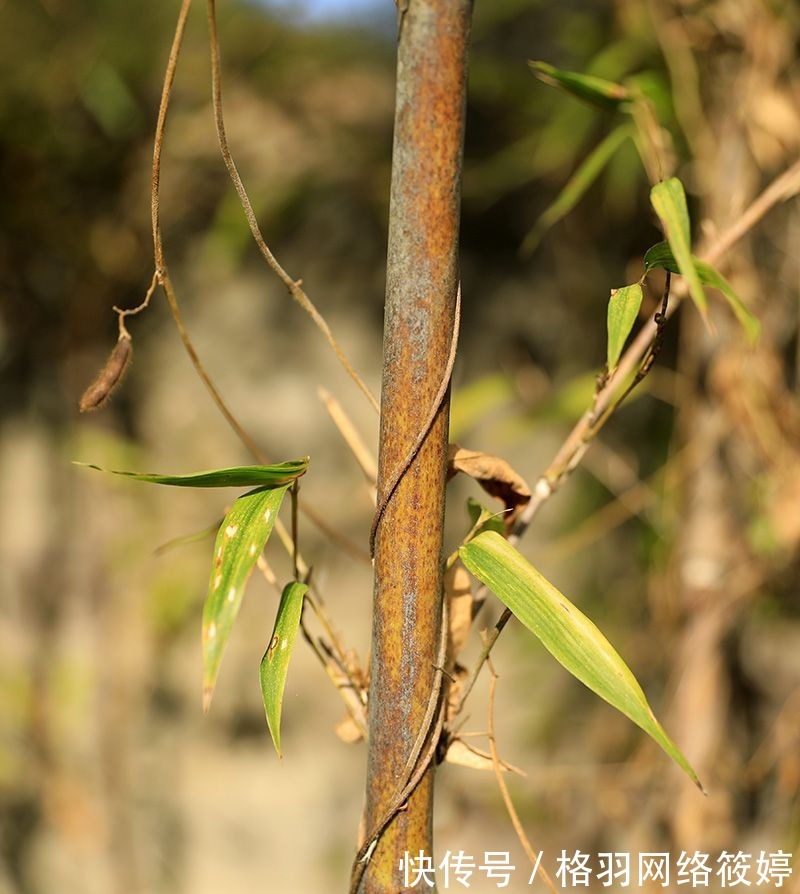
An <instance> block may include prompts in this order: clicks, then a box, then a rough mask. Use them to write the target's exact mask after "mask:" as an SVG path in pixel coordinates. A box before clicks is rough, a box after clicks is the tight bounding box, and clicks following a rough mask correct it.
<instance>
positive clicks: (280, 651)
mask: <svg viewBox="0 0 800 894" xmlns="http://www.w3.org/2000/svg"><path fill="white" fill-rule="evenodd" d="M307 592H308V586H307V585H306V584H301V583H298V582H297V581H292V582H291V583H290V584H287V585H286V586H285V587H284V589H283V593H282V594H281V602H280V605H279V606H278V614H277V615H276V616H275V627H274V628H273V630H272V637H271V638H270V641H269V646H268V647H267V651H266V652H265V653H264V657H263V658H262V659H261V669H260V670H261V695H262V697H263V699H264V710H265V711H266V713H267V726H269V731H270V734H271V736H272V741H273V744H274V745H275V750H276V751H277V752H278V757H280V756H281V708H282V706H283V690H284V689H285V687H286V674H287V672H288V670H289V659H290V658H291V657H292V649H293V648H294V642H295V640H296V639H297V630H298V628H299V627H300V616H301V614H302V612H303V598H304V597H305V595H306V593H307Z"/></svg>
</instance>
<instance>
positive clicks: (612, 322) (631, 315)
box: [606, 282, 644, 372]
mask: <svg viewBox="0 0 800 894" xmlns="http://www.w3.org/2000/svg"><path fill="white" fill-rule="evenodd" d="M643 297H644V296H643V294H642V286H641V284H640V283H638V282H637V283H634V284H633V285H632V286H623V288H621V289H612V290H611V298H610V299H609V302H608V351H607V359H606V365H607V367H608V371H609V372H611V371H612V370H613V369H615V368H616V366H617V363H618V362H619V357H620V354H621V353H622V349H623V347H624V346H625V342H626V341H627V339H628V336H629V335H630V334H631V329H633V324H634V323H635V322H636V318H637V317H638V316H639V308H640V307H641V306H642V298H643Z"/></svg>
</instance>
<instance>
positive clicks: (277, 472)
mask: <svg viewBox="0 0 800 894" xmlns="http://www.w3.org/2000/svg"><path fill="white" fill-rule="evenodd" d="M75 465H78V466H86V468H88V469H97V471H98V472H110V473H111V474H112V475H124V476H125V477H126V478H133V479H134V480H135V481H147V482H149V483H150V484H169V485H171V486H173V487H280V486H281V485H284V484H291V483H292V481H294V480H295V478H299V477H300V476H301V475H305V473H306V470H307V469H308V457H305V458H304V459H296V460H290V461H289V462H285V463H277V464H275V465H272V466H234V467H233V468H231V469H213V470H211V471H208V472H192V473H191V474H189V475H157V474H154V473H151V472H120V471H117V470H116V469H101V468H100V466H95V465H93V464H92V463H76V464H75Z"/></svg>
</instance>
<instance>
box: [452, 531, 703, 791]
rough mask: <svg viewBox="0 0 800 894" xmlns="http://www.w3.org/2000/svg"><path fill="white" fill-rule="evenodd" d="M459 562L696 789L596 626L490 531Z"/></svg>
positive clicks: (463, 549)
mask: <svg viewBox="0 0 800 894" xmlns="http://www.w3.org/2000/svg"><path fill="white" fill-rule="evenodd" d="M459 554H460V556H461V560H462V562H463V563H464V564H465V565H466V566H467V568H468V569H469V570H470V571H471V572H472V573H473V574H474V575H475V577H477V578H478V580H480V581H481V582H482V583H484V584H486V586H487V587H489V588H490V589H491V590H492V591H493V592H494V593H495V594H496V595H497V596H498V597H499V599H500V600H501V601H502V602H503V603H504V604H505V605H506V606H508V608H509V609H510V610H511V611H512V612H513V613H514V614H515V615H516V616H517V617H518V618H519V619H520V621H522V623H523V624H524V625H525V626H526V627H527V628H528V630H530V631H531V632H532V633H533V634H535V635H536V636H537V637H538V638H539V639H540V640H541V642H542V645H544V647H545V648H546V649H547V651H548V652H550V654H551V655H552V656H553V657H554V658H555V659H556V661H558V662H559V663H560V664H561V665H563V667H565V668H566V669H567V670H568V671H569V672H570V673H571V674H572V675H573V676H574V677H577V678H578V679H579V680H580V681H581V682H582V683H583V684H585V685H586V686H588V687H589V689H591V690H592V692H594V693H596V694H597V695H599V696H600V697H601V698H603V699H605V700H606V701H607V702H608V703H609V704H610V705H613V706H614V707H615V708H616V709H617V710H618V711H621V712H622V713H623V714H624V715H625V716H626V717H628V718H630V719H631V720H632V721H633V722H634V723H635V724H636V725H637V726H639V727H641V728H642V729H643V730H644V731H645V732H646V733H647V734H648V735H649V736H651V737H652V738H653V739H654V740H655V741H656V742H657V743H658V744H659V745H660V746H661V747H662V748H663V749H664V751H665V752H666V753H667V754H668V755H669V756H670V757H671V758H672V759H673V760H674V761H675V763H677V764H678V766H679V767H681V769H682V770H683V771H684V772H685V773H686V774H687V775H688V776H689V778H690V779H691V780H692V781H693V782H694V783H695V785H697V786H698V787H700V782H699V780H698V778H697V775H696V774H695V772H694V770H693V769H692V768H691V766H690V765H689V762H688V761H687V760H686V758H685V757H684V756H683V754H682V753H681V751H680V750H679V749H678V747H677V746H676V745H675V743H674V742H673V741H672V740H671V739H670V738H669V736H668V735H667V734H666V732H665V731H664V729H663V727H662V726H661V724H660V723H659V722H658V720H657V719H656V717H655V715H654V714H653V711H652V709H651V708H650V705H649V704H648V703H647V699H646V698H645V695H644V692H642V689H641V687H640V686H639V684H638V683H637V682H636V678H635V677H634V676H633V674H632V673H631V671H630V670H629V668H628V666H627V665H626V664H625V662H624V661H623V660H622V659H621V658H620V656H619V655H618V654H617V652H616V651H615V649H614V647H613V646H612V645H611V643H609V641H608V640H607V639H606V638H605V636H603V634H602V633H601V632H600V631H599V630H598V629H597V627H595V625H594V624H593V623H592V622H591V621H590V620H589V618H587V617H586V615H584V614H583V612H582V611H580V609H578V608H577V607H576V606H574V605H573V604H572V603H571V602H570V601H569V600H568V599H567V598H566V596H564V595H562V594H561V593H560V592H559V591H558V590H557V589H556V588H555V587H554V586H553V584H551V583H550V581H549V580H547V579H546V578H545V577H543V576H542V575H541V574H540V573H539V572H538V571H537V570H536V569H535V568H534V567H533V565H531V564H530V563H529V562H528V561H527V560H526V559H525V558H523V556H522V555H520V553H519V552H517V550H516V549H514V547H513V546H512V545H511V544H510V543H509V542H508V541H507V540H504V539H503V538H502V537H501V536H500V535H499V534H496V533H495V532H493V531H487V532H486V533H483V534H479V535H478V536H477V537H476V538H475V539H474V540H472V541H470V542H469V543H468V544H466V546H462V547H461V549H460V550H459Z"/></svg>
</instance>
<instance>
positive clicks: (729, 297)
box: [694, 258, 761, 342]
mask: <svg viewBox="0 0 800 894" xmlns="http://www.w3.org/2000/svg"><path fill="white" fill-rule="evenodd" d="M694 265H695V267H696V269H697V273H698V275H699V277H700V281H701V282H704V283H705V284H706V285H707V286H711V288H712V289H717V290H718V291H719V292H721V293H722V295H723V296H724V297H725V300H726V301H727V302H728V304H729V305H730V308H731V310H732V311H733V313H734V314H735V316H736V319H737V320H738V321H739V323H740V324H741V326H742V329H744V331H745V334H746V335H747V337H748V338H749V339H750V341H751V342H755V341H756V340H757V339H758V336H759V335H760V334H761V323H760V322H759V320H758V317H756V315H755V314H754V313H753V312H752V311H751V310H750V309H749V308H748V307H747V305H746V304H745V303H744V302H743V301H742V299H741V298H740V297H739V296H738V295H737V294H736V292H734V290H733V288H732V287H731V284H730V283H729V282H728V280H727V279H725V277H724V276H723V275H722V274H721V273H717V271H716V270H715V269H714V268H713V267H712V266H711V265H710V264H706V262H705V261H699V260H698V259H697V258H695V259H694Z"/></svg>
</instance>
